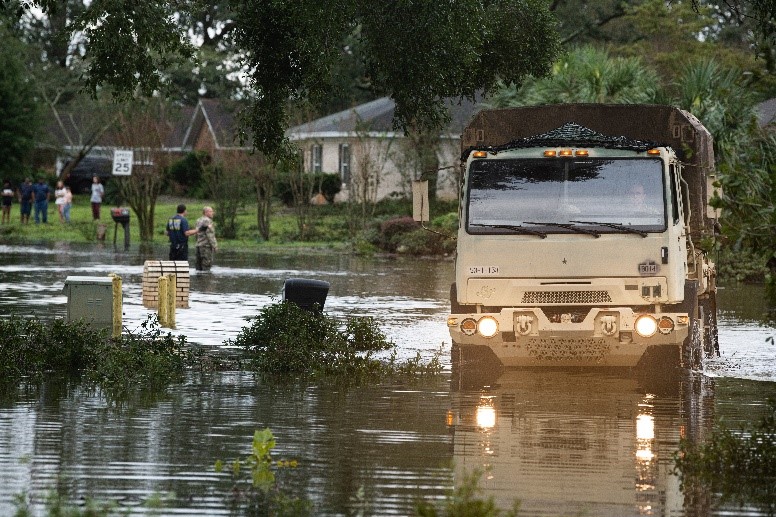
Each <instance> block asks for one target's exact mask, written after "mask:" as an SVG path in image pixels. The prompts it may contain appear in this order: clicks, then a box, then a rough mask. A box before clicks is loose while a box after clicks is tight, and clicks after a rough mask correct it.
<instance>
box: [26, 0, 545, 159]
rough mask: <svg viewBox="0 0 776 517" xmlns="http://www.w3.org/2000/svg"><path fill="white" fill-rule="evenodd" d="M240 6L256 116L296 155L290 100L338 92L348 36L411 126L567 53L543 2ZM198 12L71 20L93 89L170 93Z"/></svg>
mask: <svg viewBox="0 0 776 517" xmlns="http://www.w3.org/2000/svg"><path fill="white" fill-rule="evenodd" d="M33 4H35V5H36V6H39V7H40V8H42V11H43V12H44V13H45V14H53V13H55V12H56V11H57V6H58V2H57V1H55V0H40V1H37V2H29V3H23V5H22V6H18V5H17V8H18V9H19V11H20V12H24V11H25V10H28V9H30V8H31V6H32V5H33ZM230 7H231V8H232V9H233V10H234V11H233V16H231V17H230V16H229V14H232V13H231V12H230V13H229V14H226V15H225V17H227V18H229V19H228V22H229V23H228V24H225V25H228V26H229V28H230V37H233V40H232V41H233V42H234V43H235V47H234V50H235V53H237V54H239V55H240V56H241V57H242V59H243V66H244V71H245V74H246V77H247V78H248V81H249V85H250V88H251V90H252V91H251V92H250V93H249V94H248V95H246V97H247V98H250V100H251V107H250V109H248V110H247V112H246V120H247V121H248V123H249V126H250V128H251V130H252V136H253V138H254V143H255V145H256V147H257V148H258V149H259V150H260V151H262V152H264V153H265V154H267V155H275V156H276V155H278V154H279V153H280V152H281V151H284V150H287V141H286V140H285V137H284V130H285V128H286V126H287V122H288V120H287V118H288V117H287V110H288V101H289V99H291V100H295V99H310V100H312V101H318V100H320V99H323V98H325V97H326V96H327V95H328V94H329V93H330V92H332V91H334V90H336V89H337V88H336V86H337V84H336V81H335V80H334V75H335V74H334V72H335V71H338V70H340V64H341V63H343V61H345V60H347V59H350V56H351V55H352V54H350V53H348V52H343V47H342V45H341V43H342V42H345V41H347V38H348V37H352V38H355V39H357V40H358V45H357V48H358V50H359V53H360V55H361V59H360V63H359V64H361V65H363V67H364V70H365V73H364V74H363V75H364V76H365V77H369V78H370V84H369V89H370V90H371V91H373V92H378V93H381V94H389V95H391V96H392V97H393V98H394V100H395V101H396V104H397V109H396V121H397V126H399V127H401V128H403V129H409V128H419V129H424V128H426V129H432V128H438V127H440V126H441V125H442V123H443V122H445V121H446V119H447V116H448V115H447V113H446V110H445V106H444V99H445V98H447V97H462V96H466V97H470V98H473V97H474V95H475V93H476V92H477V91H478V90H480V89H483V88H484V89H485V90H489V89H491V88H493V86H494V85H495V84H496V81H497V79H499V78H501V79H503V80H504V81H505V82H506V83H512V82H515V83H519V82H520V81H522V80H523V79H524V78H525V77H526V75H528V74H533V75H543V74H544V73H546V72H547V66H548V65H547V64H548V63H551V62H552V60H553V59H554V58H555V57H556V56H557V54H558V52H559V48H560V47H559V43H558V40H557V37H556V35H555V32H554V31H553V27H554V23H555V21H554V19H553V17H552V15H551V14H550V12H549V10H548V7H547V4H546V2H544V1H541V0H494V1H483V0H465V1H461V2H447V3H438V2H436V3H435V2H420V3H418V2H398V3H396V2H392V3H384V4H379V5H375V3H374V2H370V1H366V0H326V1H320V0H300V1H295V2H287V1H285V0H271V1H265V0H261V1H258V0H246V1H243V2H234V3H232V5H231V6H230ZM175 10H180V11H183V13H182V14H184V16H180V15H177V16H176V14H177V13H176V12H175ZM193 11H202V9H201V5H200V3H199V2H190V3H180V2H178V3H174V4H173V3H170V2H167V1H165V0H149V1H147V2H139V3H137V2H135V3H131V4H129V5H128V4H127V3H126V2H124V1H121V0H103V1H100V2H92V3H91V4H89V6H88V7H87V8H86V9H84V10H83V12H80V13H77V14H76V16H75V18H74V19H73V20H72V22H71V23H70V24H69V25H68V29H69V31H70V34H69V35H74V34H79V35H81V36H82V41H83V42H84V46H83V49H84V56H83V62H84V64H85V73H84V78H85V81H86V85H87V87H88V88H89V89H90V90H91V91H96V90H97V87H98V86H99V85H106V86H108V87H109V88H110V89H111V90H113V91H114V92H115V93H116V94H117V95H119V96H124V97H128V96H131V95H134V94H135V92H137V91H138V90H140V91H142V92H143V93H144V94H146V95H150V94H151V93H152V92H154V91H155V90H161V89H163V87H164V86H166V83H167V82H168V81H169V78H167V77H165V75H164V70H168V69H171V68H172V67H171V65H172V64H173V63H176V62H180V61H182V60H188V59H189V58H190V57H191V56H192V55H193V53H194V52H193V50H194V49H193V48H192V45H191V44H190V43H188V37H187V34H186V32H187V30H188V28H187V27H183V26H182V25H178V24H177V23H176V20H178V19H184V20H186V19H189V17H188V14H189V13H192V12H193ZM206 15H207V13H206ZM214 28H217V27H214ZM201 33H202V34H209V33H210V31H206V32H202V31H201ZM355 46H356V45H354V47H355ZM211 48H214V47H213V46H212V45H211Z"/></svg>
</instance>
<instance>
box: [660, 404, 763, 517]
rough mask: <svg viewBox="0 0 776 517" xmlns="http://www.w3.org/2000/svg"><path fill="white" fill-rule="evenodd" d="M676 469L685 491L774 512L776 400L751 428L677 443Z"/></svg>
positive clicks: (716, 431)
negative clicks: (698, 490) (693, 490)
mask: <svg viewBox="0 0 776 517" xmlns="http://www.w3.org/2000/svg"><path fill="white" fill-rule="evenodd" d="M674 461H675V464H676V466H675V470H676V471H677V473H678V474H679V475H680V476H681V478H682V484H683V485H684V486H685V488H687V487H689V488H693V487H704V488H701V490H704V489H705V490H709V491H711V492H712V493H715V494H720V495H721V498H722V501H723V502H724V501H733V502H738V503H740V504H746V503H752V502H754V503H758V504H760V505H761V506H763V507H764V508H766V510H767V511H768V514H769V515H773V514H774V513H776V399H769V400H768V407H767V411H766V414H765V415H764V416H763V417H762V419H761V420H760V422H759V423H757V424H755V425H754V426H753V428H752V429H746V430H744V429H742V430H741V431H740V432H733V431H731V430H730V429H727V428H724V427H722V428H720V429H715V430H714V432H713V433H712V435H711V437H710V439H709V440H707V441H706V442H705V443H703V444H694V443H692V442H691V441H689V440H687V439H682V441H681V442H680V443H679V450H678V451H677V452H676V453H675V455H674Z"/></svg>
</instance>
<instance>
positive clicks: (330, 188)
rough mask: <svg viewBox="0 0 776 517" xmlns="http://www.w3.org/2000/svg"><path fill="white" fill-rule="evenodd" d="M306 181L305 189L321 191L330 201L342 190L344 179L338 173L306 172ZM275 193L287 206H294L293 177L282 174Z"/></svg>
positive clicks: (303, 179) (314, 191) (276, 184)
mask: <svg viewBox="0 0 776 517" xmlns="http://www.w3.org/2000/svg"><path fill="white" fill-rule="evenodd" d="M302 181H304V183H305V185H304V190H305V191H307V190H312V192H313V193H317V192H320V193H321V194H323V197H324V198H326V201H328V202H329V203H331V202H333V201H334V197H335V196H336V195H337V194H339V192H340V190H342V180H341V179H340V176H339V174H336V173H331V174H327V173H318V174H305V175H304V176H303V177H302ZM275 194H276V195H277V196H278V197H279V198H280V200H281V201H282V202H283V204H284V205H286V206H293V204H294V194H293V192H292V190H291V179H290V178H289V177H288V175H283V176H281V177H280V178H279V179H278V181H277V182H276V183H275Z"/></svg>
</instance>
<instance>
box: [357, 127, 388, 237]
mask: <svg viewBox="0 0 776 517" xmlns="http://www.w3.org/2000/svg"><path fill="white" fill-rule="evenodd" d="M395 140H396V139H395V137H389V136H388V135H383V136H381V137H380V138H375V137H374V135H373V134H371V132H370V131H369V128H368V127H365V126H364V124H363V123H361V122H360V121H358V122H357V123H356V135H355V139H354V141H353V151H352V152H353V161H354V165H353V168H352V169H351V174H350V182H349V184H348V215H349V217H348V219H349V226H350V232H351V235H356V234H357V233H358V232H359V231H362V230H364V229H365V228H366V226H367V224H368V223H369V221H370V219H371V218H372V217H373V216H374V211H375V207H376V205H377V194H378V192H379V190H380V178H382V176H383V172H384V169H385V166H386V164H387V163H388V160H389V158H390V156H391V154H392V148H393V145H394V143H395Z"/></svg>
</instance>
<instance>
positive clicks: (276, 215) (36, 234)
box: [0, 194, 349, 250]
mask: <svg viewBox="0 0 776 517" xmlns="http://www.w3.org/2000/svg"><path fill="white" fill-rule="evenodd" d="M179 203H185V204H186V206H187V208H188V219H189V222H190V223H191V224H193V223H194V221H196V220H197V218H198V217H200V215H201V214H202V208H203V207H204V206H205V205H208V204H209V205H211V206H213V205H214V204H213V203H208V202H207V201H203V200H193V199H180V198H172V197H167V196H162V197H160V198H159V200H158V201H157V204H156V208H155V211H154V229H155V231H154V242H155V243H157V244H160V243H162V244H163V243H166V242H167V237H166V236H165V235H164V228H165V224H166V222H167V219H168V218H169V217H171V216H172V215H174V214H175V209H176V207H177V205H178V204H179ZM111 207H112V205H108V204H103V206H102V211H101V219H100V221H93V220H92V213H91V205H90V203H89V196H88V195H86V194H83V195H75V196H73V207H72V209H71V213H70V221H71V222H70V223H69V224H66V223H61V222H60V221H59V214H58V213H57V207H56V205H55V204H54V203H53V202H50V203H49V210H48V224H35V222H34V210H33V213H32V216H31V217H30V220H31V221H30V223H29V224H25V225H22V224H21V223H20V214H19V204H18V203H14V204H13V206H12V207H11V223H10V224H4V225H2V226H0V241H4V242H10V243H24V244H29V243H42V242H47V243H53V242H73V243H88V242H95V241H96V236H97V231H98V225H99V224H103V225H105V226H106V237H105V240H106V242H112V241H113V234H114V229H115V223H114V222H113V220H112V219H111V216H110V208H111ZM216 208H217V207H216ZM309 209H310V213H309V218H308V224H307V226H308V237H307V239H306V240H305V241H300V240H299V228H298V223H297V218H296V215H295V214H294V211H293V210H292V209H290V208H287V207H285V206H283V205H281V204H279V203H278V204H277V205H276V206H273V211H272V215H271V217H270V239H269V241H265V240H263V239H261V237H260V236H259V232H258V224H257V220H256V207H255V206H247V207H245V208H243V209H242V210H240V211H239V212H238V216H237V238H235V239H225V238H223V236H221V235H219V234H218V229H216V232H217V233H216V235H217V236H218V239H219V248H221V249H224V250H229V249H258V248H261V249H267V248H283V249H287V248H289V247H290V248H295V247H299V248H316V249H321V250H328V249H333V250H341V249H343V248H345V247H346V246H347V243H348V242H349V237H348V235H349V233H348V216H347V213H346V212H345V210H346V209H347V208H346V206H344V205H341V206H332V205H329V206H313V207H309ZM139 234H140V233H139V230H138V227H137V217H136V216H135V214H134V212H131V216H130V235H131V240H132V242H133V243H136V242H137V239H138V236H139ZM123 238H124V234H123V230H122V228H121V227H119V228H118V234H117V242H118V243H121V242H123Z"/></svg>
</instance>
